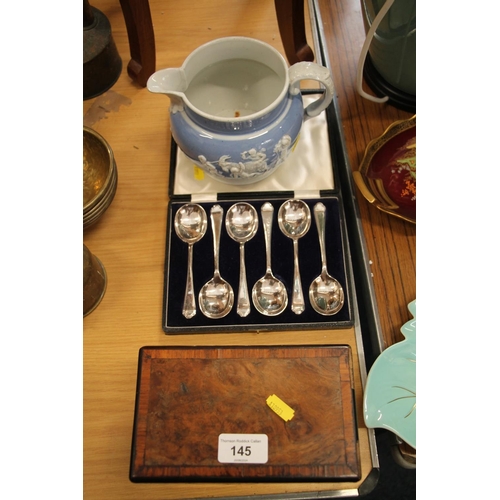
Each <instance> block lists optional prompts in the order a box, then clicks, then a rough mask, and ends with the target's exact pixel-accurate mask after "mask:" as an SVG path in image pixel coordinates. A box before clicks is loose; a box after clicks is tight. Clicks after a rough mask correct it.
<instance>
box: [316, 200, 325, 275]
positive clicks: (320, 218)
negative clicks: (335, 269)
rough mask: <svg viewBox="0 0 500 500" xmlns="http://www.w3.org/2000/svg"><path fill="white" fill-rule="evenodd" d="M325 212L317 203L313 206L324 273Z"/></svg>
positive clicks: (323, 207) (321, 204)
mask: <svg viewBox="0 0 500 500" xmlns="http://www.w3.org/2000/svg"><path fill="white" fill-rule="evenodd" d="M325 212H326V207H325V205H323V203H321V202H319V203H316V205H314V220H315V221H316V227H317V228H318V237H319V249H320V251H321V270H322V272H326V251H325Z"/></svg>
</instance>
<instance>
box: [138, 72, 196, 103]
mask: <svg viewBox="0 0 500 500" xmlns="http://www.w3.org/2000/svg"><path fill="white" fill-rule="evenodd" d="M147 87H148V90H149V91H150V92H153V93H155V94H167V95H168V96H169V97H170V100H171V104H172V106H174V105H177V106H182V105H183V101H184V92H185V90H186V88H187V81H186V74H185V72H184V70H183V69H182V68H167V69H161V70H159V71H157V72H156V73H153V74H152V75H151V76H150V77H149V79H148V83H147Z"/></svg>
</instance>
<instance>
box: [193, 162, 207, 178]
mask: <svg viewBox="0 0 500 500" xmlns="http://www.w3.org/2000/svg"><path fill="white" fill-rule="evenodd" d="M193 167H194V178H195V179H196V180H197V181H202V180H203V179H204V178H205V172H203V170H202V169H201V168H200V167H198V165H193Z"/></svg>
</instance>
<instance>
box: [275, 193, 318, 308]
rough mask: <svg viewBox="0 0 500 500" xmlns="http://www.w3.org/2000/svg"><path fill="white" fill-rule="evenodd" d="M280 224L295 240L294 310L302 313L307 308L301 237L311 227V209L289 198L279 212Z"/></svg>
mask: <svg viewBox="0 0 500 500" xmlns="http://www.w3.org/2000/svg"><path fill="white" fill-rule="evenodd" d="M278 225H279V227H280V229H281V232H282V233H283V234H284V235H285V236H287V237H288V238H291V239H292V240H293V294H292V311H293V312H294V313H295V314H301V313H302V312H304V309H305V301H304V294H303V292H302V281H301V279H300V269H299V238H302V236H304V235H305V234H306V233H307V232H308V231H309V228H310V227H311V211H310V210H309V206H308V205H307V203H305V202H304V201H302V200H288V201H285V203H283V205H281V207H280V209H279V212H278Z"/></svg>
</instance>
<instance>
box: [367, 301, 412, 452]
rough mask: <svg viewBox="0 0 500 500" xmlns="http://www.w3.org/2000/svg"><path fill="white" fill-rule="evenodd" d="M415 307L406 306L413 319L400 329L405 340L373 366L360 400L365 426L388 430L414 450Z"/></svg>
mask: <svg viewBox="0 0 500 500" xmlns="http://www.w3.org/2000/svg"><path fill="white" fill-rule="evenodd" d="M416 308H417V306H416V300H414V301H413V302H411V303H410V304H408V309H409V311H410V312H411V314H412V316H413V319H412V320H411V321H408V322H407V323H405V324H404V325H403V326H402V327H401V333H402V334H403V335H404V337H405V340H403V341H402V342H398V343H397V344H394V345H392V346H390V347H388V348H387V349H386V350H385V351H383V352H382V353H381V354H380V356H379V357H378V358H377V359H376V360H375V362H374V363H373V365H372V367H371V369H370V372H369V374H368V378H367V380H366V389H365V394H364V400H363V407H364V408H363V409H364V418H365V424H366V426H367V427H369V428H384V429H388V430H390V431H392V432H394V434H396V435H397V436H399V437H400V438H401V439H402V440H403V441H405V442H406V443H408V444H409V445H410V446H412V447H413V448H415V449H416V448H417V439H416V433H417V425H416V423H417V354H416V351H417V345H416V337H417V309H416Z"/></svg>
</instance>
